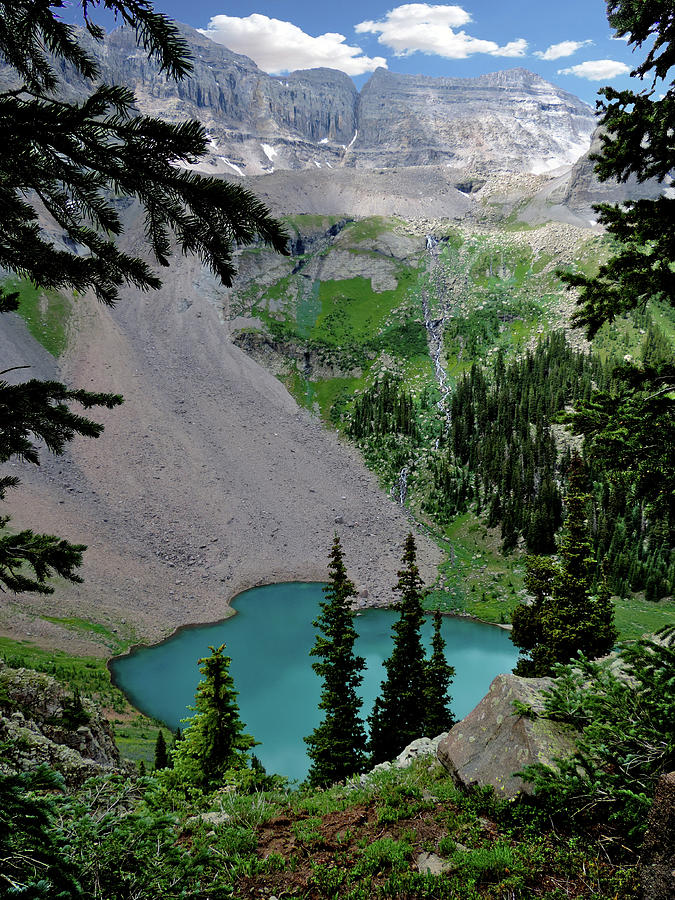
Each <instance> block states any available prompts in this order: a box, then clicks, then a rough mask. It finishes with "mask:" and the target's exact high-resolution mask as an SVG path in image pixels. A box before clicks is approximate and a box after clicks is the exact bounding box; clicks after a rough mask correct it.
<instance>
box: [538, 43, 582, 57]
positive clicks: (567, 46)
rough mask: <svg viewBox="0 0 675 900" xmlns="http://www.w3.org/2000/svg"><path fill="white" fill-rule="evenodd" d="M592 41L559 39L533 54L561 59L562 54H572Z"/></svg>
mask: <svg viewBox="0 0 675 900" xmlns="http://www.w3.org/2000/svg"><path fill="white" fill-rule="evenodd" d="M592 43H593V41H561V42H560V43H559V44H551V46H550V47H549V48H548V49H547V50H544V51H543V52H542V51H541V50H535V51H534V55H535V56H538V57H539V59H562V58H563V56H572V54H573V53H576V52H577V50H580V49H581V48H582V47H588V46H590V44H592Z"/></svg>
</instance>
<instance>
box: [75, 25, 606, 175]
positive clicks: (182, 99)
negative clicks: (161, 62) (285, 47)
mask: <svg viewBox="0 0 675 900" xmlns="http://www.w3.org/2000/svg"><path fill="white" fill-rule="evenodd" d="M179 27H180V31H181V33H182V35H183V37H184V38H185V39H186V41H187V42H188V44H189V46H190V48H191V51H192V54H193V56H194V72H193V74H192V76H191V77H189V78H187V79H185V80H184V81H182V82H179V83H175V82H173V81H171V80H170V79H167V78H166V76H165V75H164V74H163V73H161V72H160V71H159V67H158V65H157V64H156V63H155V62H154V61H150V60H148V59H147V54H146V53H145V52H144V51H143V50H141V49H139V48H138V47H137V46H136V37H135V33H134V32H133V30H132V29H128V28H119V29H117V30H115V31H113V32H111V33H110V34H109V35H107V36H106V38H105V40H104V41H103V43H102V44H96V43H95V42H93V41H92V40H91V39H90V38H88V36H83V42H85V43H87V44H88V46H89V48H90V50H91V52H92V54H93V55H95V56H96V57H97V58H98V59H99V61H100V65H101V76H102V79H103V80H104V81H108V82H112V83H116V84H124V85H126V86H128V87H130V88H133V90H134V91H135V92H136V95H137V97H138V105H139V108H140V109H141V110H142V111H143V112H147V113H151V114H154V115H159V116H161V117H162V118H166V119H180V118H185V117H187V116H190V117H194V118H197V119H199V120H200V121H202V122H203V123H204V125H205V126H206V127H207V129H208V131H209V134H210V136H211V146H210V157H209V159H208V160H206V161H205V162H204V163H202V164H201V166H200V168H201V169H202V170H205V171H208V172H211V173H217V172H222V173H223V174H233V173H236V174H239V175H260V174H264V173H268V172H271V171H273V170H274V169H277V170H278V169H286V170H289V169H290V170H293V169H296V170H297V169H307V168H337V167H348V168H365V169H376V168H397V167H401V166H427V165H448V166H450V167H452V168H453V169H469V170H471V171H480V172H482V173H484V174H501V173H504V174H509V173H523V172H533V173H543V172H548V171H551V170H553V169H556V168H557V167H559V166H561V165H571V164H572V163H573V162H575V160H576V159H578V158H579V157H580V156H581V155H582V154H583V153H584V152H585V151H586V150H587V149H588V147H589V145H590V141H591V135H592V133H593V130H594V128H595V125H596V119H595V114H594V111H593V110H592V109H591V107H590V106H588V105H587V104H585V103H583V102H582V101H581V100H579V99H578V98H577V97H574V96H573V95H572V94H569V93H567V92H566V91H563V90H561V89H560V88H558V87H556V86H555V85H553V84H550V83H548V82H546V81H545V80H544V79H542V78H540V77H539V76H538V75H535V74H533V73H532V72H529V71H527V70H526V69H523V68H515V69H510V70H508V71H504V72H495V73H492V74H489V75H481V76H479V77H478V78H429V77H427V76H423V75H401V74H397V73H394V72H390V71H388V70H386V69H377V70H376V71H375V72H374V73H373V75H372V76H371V78H370V79H369V80H368V81H367V83H366V84H365V85H364V86H363V88H362V90H361V92H360V93H359V92H358V91H357V90H356V87H355V86H354V83H353V82H352V80H351V79H350V78H349V77H348V76H347V75H345V74H344V73H343V72H339V71H337V70H334V69H325V68H320V69H310V70H305V71H298V72H292V73H290V74H289V75H283V76H272V75H268V74H267V73H265V72H263V71H262V70H261V69H259V68H258V66H257V65H256V64H255V63H254V62H253V61H252V60H250V59H248V58H247V57H245V56H242V55H240V54H237V53H233V52H232V51H231V50H228V49H227V48H226V47H224V46H222V45H220V44H216V43H214V42H213V41H211V40H210V39H209V38H207V37H205V36H204V35H203V34H201V33H200V32H198V31H196V30H194V29H193V28H190V27H188V26H186V25H180V26H179ZM62 74H63V77H64V80H65V81H66V82H67V83H68V86H69V88H70V89H71V90H73V89H74V90H75V91H76V92H77V90H78V85H77V83H76V82H74V81H73V79H72V78H71V77H70V76H69V73H68V72H67V71H66V70H65V69H63V70H62Z"/></svg>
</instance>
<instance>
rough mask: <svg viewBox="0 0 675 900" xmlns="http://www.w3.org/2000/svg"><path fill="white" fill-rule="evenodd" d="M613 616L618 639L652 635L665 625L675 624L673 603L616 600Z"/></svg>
mask: <svg viewBox="0 0 675 900" xmlns="http://www.w3.org/2000/svg"><path fill="white" fill-rule="evenodd" d="M614 616H615V619H614V621H615V624H616V628H617V631H618V632H619V638H621V639H622V640H631V639H634V638H639V637H642V635H643V634H647V633H648V634H653V633H654V632H655V631H658V630H659V628H663V627H664V626H665V625H673V624H674V623H675V601H673V600H660V601H659V602H658V603H652V602H647V601H646V600H642V599H640V598H639V597H631V598H627V599H620V598H617V599H616V600H615V601H614Z"/></svg>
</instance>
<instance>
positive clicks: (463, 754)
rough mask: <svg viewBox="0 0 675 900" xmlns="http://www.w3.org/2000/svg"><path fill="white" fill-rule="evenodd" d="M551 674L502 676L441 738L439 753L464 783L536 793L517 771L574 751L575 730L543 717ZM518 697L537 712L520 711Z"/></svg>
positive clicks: (506, 793) (511, 793) (503, 793)
mask: <svg viewBox="0 0 675 900" xmlns="http://www.w3.org/2000/svg"><path fill="white" fill-rule="evenodd" d="M550 685H551V679H550V678H519V677H518V676H517V675H498V676H497V677H496V678H495V680H494V681H493V682H492V684H491V685H490V690H489V692H488V694H487V695H486V696H485V697H483V699H482V700H481V701H480V703H479V704H478V706H477V707H476V708H475V709H474V710H472V711H471V712H470V713H469V715H468V716H467V717H466V718H465V719H462V721H461V722H458V723H457V725H455V726H454V728H452V730H451V731H450V732H449V733H448V734H447V735H446V736H445V737H443V738H442V739H441V741H440V743H439V745H438V749H437V751H436V752H437V756H438V759H439V760H440V762H441V763H442V765H443V766H444V767H445V768H446V769H447V770H448V772H450V774H451V776H452V778H453V779H454V781H455V783H456V784H457V785H458V786H460V787H470V786H471V785H490V786H491V787H493V788H494V789H495V792H496V793H497V795H498V796H499V797H502V798H504V799H510V798H511V797H515V796H516V794H518V793H520V792H523V793H531V792H532V785H531V784H529V782H526V781H524V780H523V779H522V778H521V777H519V776H518V775H517V774H516V773H517V772H519V771H520V770H521V769H523V768H524V767H525V766H528V765H530V764H531V763H535V762H540V763H544V765H553V760H554V758H555V757H556V756H566V755H570V754H571V753H572V752H573V751H574V733H573V732H572V731H571V730H569V729H567V728H565V727H564V726H562V725H561V724H559V723H558V722H552V721H551V720H549V719H544V718H541V717H540V716H539V715H537V714H538V713H540V712H542V711H543V703H542V697H541V692H542V691H543V690H544V689H545V688H547V687H549V686H550ZM516 702H519V703H523V704H526V705H527V706H529V707H530V708H531V709H532V713H531V714H529V715H527V716H524V715H521V714H519V713H517V712H516V711H515V710H514V704H515V703H516Z"/></svg>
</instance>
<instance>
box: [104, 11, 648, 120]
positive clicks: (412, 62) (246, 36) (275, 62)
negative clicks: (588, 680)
mask: <svg viewBox="0 0 675 900" xmlns="http://www.w3.org/2000/svg"><path fill="white" fill-rule="evenodd" d="M155 9H156V10H158V11H161V12H165V13H166V14H167V15H169V16H170V17H171V18H174V19H177V20H178V21H181V22H185V23H187V24H188V25H192V26H193V27H195V28H199V29H204V30H206V33H207V34H208V35H209V36H210V37H212V38H213V39H214V40H218V41H220V42H221V43H223V44H225V45H226V46H228V47H230V48H231V49H233V50H236V51H237V52H239V53H244V54H245V55H247V56H250V57H251V58H252V59H254V60H255V61H256V62H257V63H258V65H259V66H260V67H261V68H262V69H264V70H265V71H268V72H270V73H280V72H283V71H289V70H293V69H297V68H311V67H313V66H319V65H325V66H330V67H332V68H338V69H342V70H343V71H345V72H347V74H349V75H351V76H352V77H354V79H355V81H356V83H357V85H359V86H360V85H361V84H362V83H363V82H364V81H365V80H366V78H367V77H368V75H369V73H370V72H371V71H373V69H375V68H376V67H377V66H378V65H382V66H385V67H387V68H389V69H390V70H392V71H394V72H405V73H411V74H412V73H414V74H424V75H434V76H453V77H470V76H474V75H479V74H482V73H485V72H494V71H498V70H500V69H506V68H511V67H513V66H524V67H525V68H527V69H530V70H531V71H533V72H536V73H538V74H539V75H541V76H542V77H544V78H546V79H547V80H549V81H552V82H554V83H555V84H558V85H560V86H561V87H563V88H565V89H566V90H569V91H571V92H572V93H574V94H576V95H577V96H579V97H581V98H582V99H583V100H586V101H587V102H588V103H591V104H593V103H594V101H595V97H596V94H597V90H598V88H599V87H601V86H602V85H605V84H612V85H614V86H615V87H617V88H622V87H628V86H629V85H630V84H631V82H632V81H633V80H632V79H630V77H629V75H628V72H629V71H630V69H631V68H632V67H633V66H634V65H636V63H637V61H639V60H640V59H641V58H642V57H643V56H644V51H643V52H640V51H637V54H636V55H634V54H633V53H632V52H631V50H630V48H629V47H627V46H626V44H625V42H624V41H622V40H616V39H612V36H611V30H610V27H609V25H608V23H607V19H606V15H605V3H604V2H603V0H564V2H554V3H547V2H543V3H542V2H541V0H501V2H495V0H466V2H462V3H457V4H440V3H409V4H396V3H395V2H392V0H359V2H355V0H339V2H337V3H327V2H325V0H324V2H321V0H319V2H317V0H295V2H290V0H266V2H265V0H250V2H249V0H238V2H231V3H227V2H224V0H156V2H155ZM94 18H95V16H94ZM633 86H634V87H635V86H636V85H633ZM637 87H640V85H639V83H637Z"/></svg>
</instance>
